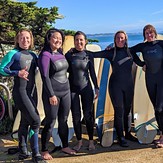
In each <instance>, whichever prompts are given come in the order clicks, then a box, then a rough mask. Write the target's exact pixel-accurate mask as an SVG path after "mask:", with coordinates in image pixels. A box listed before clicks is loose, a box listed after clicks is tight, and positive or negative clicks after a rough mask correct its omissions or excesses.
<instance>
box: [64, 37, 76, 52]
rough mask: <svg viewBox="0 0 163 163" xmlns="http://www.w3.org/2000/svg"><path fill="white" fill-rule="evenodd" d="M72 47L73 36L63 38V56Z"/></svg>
mask: <svg viewBox="0 0 163 163" xmlns="http://www.w3.org/2000/svg"><path fill="white" fill-rule="evenodd" d="M73 47H74V36H65V41H64V43H63V54H66V53H67V51H69V50H70V49H71V48H73Z"/></svg>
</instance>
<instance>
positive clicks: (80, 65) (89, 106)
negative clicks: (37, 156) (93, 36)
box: [65, 31, 98, 151]
mask: <svg viewBox="0 0 163 163" xmlns="http://www.w3.org/2000/svg"><path fill="white" fill-rule="evenodd" d="M74 45H75V48H74V49H73V50H72V51H71V50H70V51H69V52H68V53H66V55H65V56H66V59H67V61H68V63H69V69H68V72H69V81H70V89H71V111H72V118H73V125H74V130H75V134H76V137H77V140H78V144H77V145H76V146H75V147H74V149H75V150H76V151H79V150H80V148H81V147H82V145H83V144H82V126H81V108H80V98H81V104H82V110H83V115H84V120H85V122H86V127H87V132H88V136H89V147H88V149H89V150H94V149H95V146H94V142H93V128H94V117H93V99H94V94H93V90H92V86H91V82H90V77H91V79H92V81H93V84H94V87H95V93H96V96H95V98H97V94H98V85H97V79H96V75H95V70H94V60H93V57H92V55H89V54H88V53H87V51H86V50H85V45H86V35H85V34H84V33H83V32H81V31H77V32H76V33H75V35H74Z"/></svg>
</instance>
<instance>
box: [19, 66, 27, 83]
mask: <svg viewBox="0 0 163 163" xmlns="http://www.w3.org/2000/svg"><path fill="white" fill-rule="evenodd" d="M28 75H29V72H28V71H27V67H25V68H24V69H21V70H20V71H19V72H18V76H19V77H20V78H23V79H25V80H27V81H28V80H29V79H28Z"/></svg>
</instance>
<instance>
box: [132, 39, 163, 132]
mask: <svg viewBox="0 0 163 163" xmlns="http://www.w3.org/2000/svg"><path fill="white" fill-rule="evenodd" d="M131 52H132V53H136V52H141V53H142V55H143V59H144V61H145V64H146V71H145V79H146V87H147V91H148V94H149V97H150V100H151V102H152V104H153V107H154V110H155V117H156V121H157V123H158V126H159V129H160V131H162V132H163V41H162V40H156V41H153V42H145V43H140V44H137V45H135V46H133V47H131Z"/></svg>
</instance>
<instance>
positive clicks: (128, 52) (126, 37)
mask: <svg viewBox="0 0 163 163" xmlns="http://www.w3.org/2000/svg"><path fill="white" fill-rule="evenodd" d="M119 33H123V34H124V35H125V40H126V42H125V45H124V47H126V50H127V54H128V56H129V57H132V55H131V53H130V50H129V48H128V36H127V34H126V32H125V31H123V30H119V31H117V32H116V33H115V35H114V55H113V59H112V61H114V59H115V56H116V50H117V45H116V37H117V35H118V34H119Z"/></svg>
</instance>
